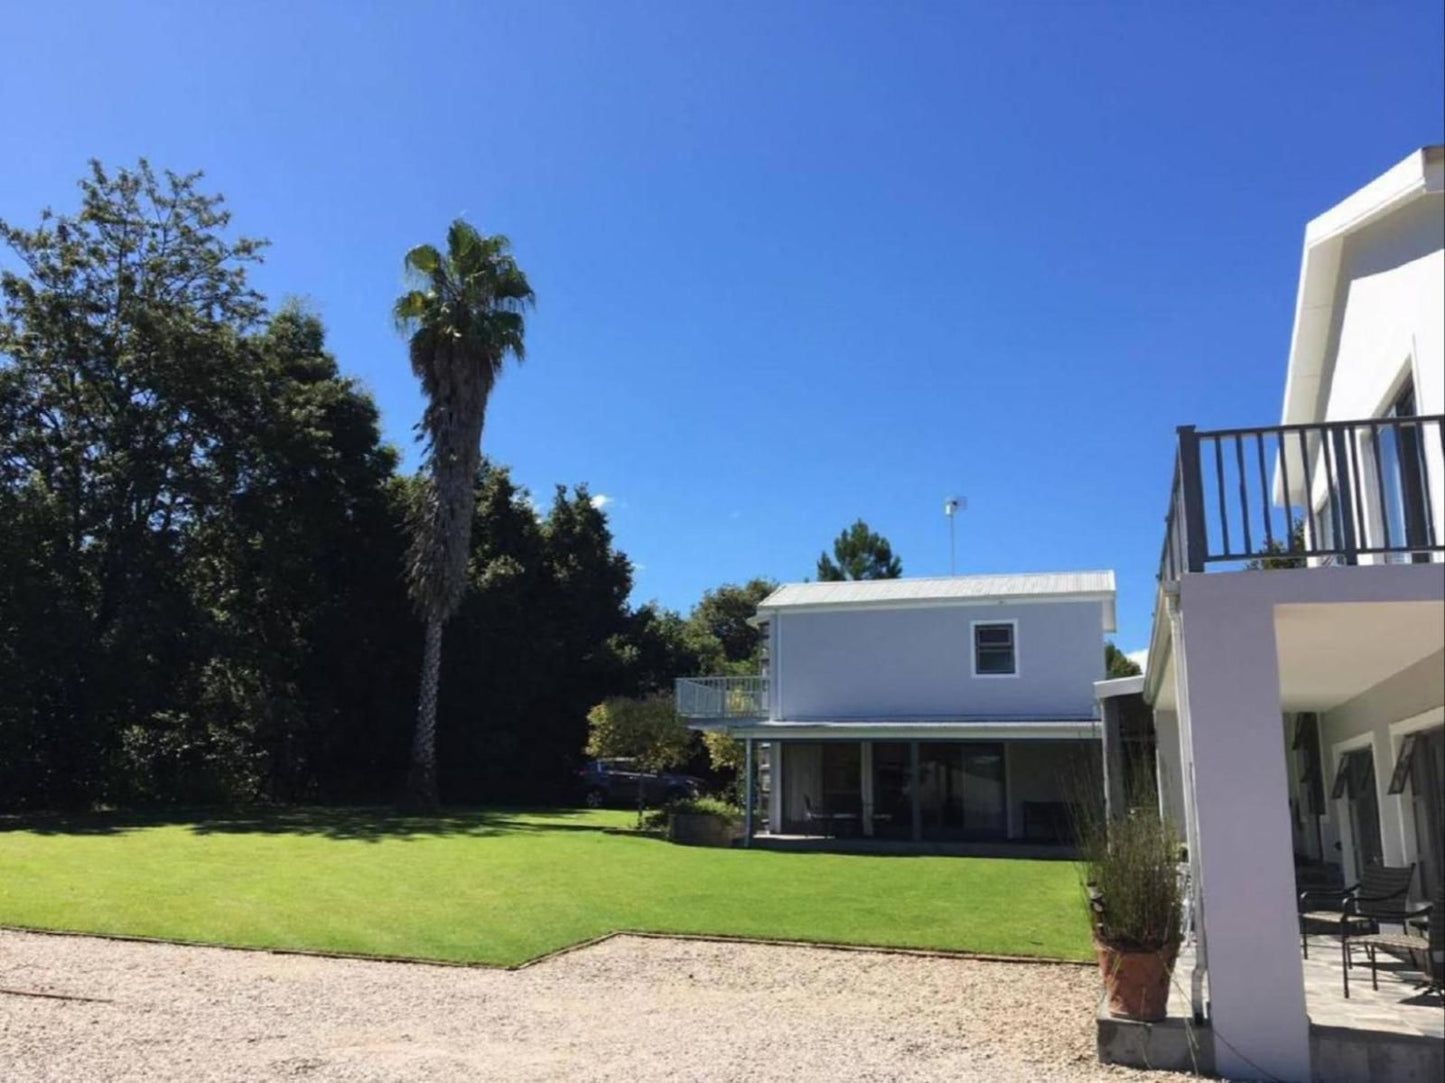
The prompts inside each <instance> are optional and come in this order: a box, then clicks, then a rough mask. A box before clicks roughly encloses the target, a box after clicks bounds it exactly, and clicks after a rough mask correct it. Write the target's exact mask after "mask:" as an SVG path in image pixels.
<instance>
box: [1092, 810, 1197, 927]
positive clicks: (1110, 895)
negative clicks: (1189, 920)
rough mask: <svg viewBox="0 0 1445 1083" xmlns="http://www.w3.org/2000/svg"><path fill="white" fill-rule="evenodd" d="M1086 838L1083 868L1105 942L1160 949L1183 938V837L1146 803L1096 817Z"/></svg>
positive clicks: (1096, 925) (1095, 920)
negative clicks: (1117, 815) (1107, 819)
mask: <svg viewBox="0 0 1445 1083" xmlns="http://www.w3.org/2000/svg"><path fill="white" fill-rule="evenodd" d="M1089 827H1090V830H1088V831H1087V832H1086V833H1085V835H1084V838H1083V844H1084V870H1085V881H1086V882H1087V885H1088V888H1089V894H1090V906H1091V908H1092V911H1093V921H1094V931H1095V934H1096V935H1097V936H1098V939H1099V941H1100V942H1101V943H1104V944H1107V945H1109V946H1110V947H1113V948H1117V949H1119V950H1121V951H1159V950H1161V949H1163V948H1169V947H1176V946H1177V945H1178V944H1179V938H1180V925H1179V919H1180V904H1181V902H1182V896H1181V890H1180V882H1179V866H1178V863H1177V862H1178V856H1179V839H1178V838H1177V836H1176V835H1175V834H1174V831H1173V829H1172V827H1171V826H1170V825H1169V823H1168V821H1166V820H1163V819H1161V818H1160V817H1159V816H1158V815H1157V814H1156V813H1154V812H1153V811H1152V810H1148V809H1133V810H1131V811H1130V812H1129V813H1128V814H1127V815H1126V816H1124V817H1123V818H1122V819H1118V820H1115V821H1114V822H1113V823H1109V824H1105V823H1104V822H1103V821H1102V820H1096V821H1094V822H1093V823H1091V824H1090V825H1089Z"/></svg>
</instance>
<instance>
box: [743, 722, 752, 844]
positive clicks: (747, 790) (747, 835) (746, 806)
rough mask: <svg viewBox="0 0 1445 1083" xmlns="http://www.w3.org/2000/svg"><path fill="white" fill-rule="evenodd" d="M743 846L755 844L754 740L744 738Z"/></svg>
mask: <svg viewBox="0 0 1445 1083" xmlns="http://www.w3.org/2000/svg"><path fill="white" fill-rule="evenodd" d="M743 777H744V779H746V781H745V782H744V783H743V845H744V846H751V845H752V844H753V801H754V798H753V739H752V738H751V737H744V738H743Z"/></svg>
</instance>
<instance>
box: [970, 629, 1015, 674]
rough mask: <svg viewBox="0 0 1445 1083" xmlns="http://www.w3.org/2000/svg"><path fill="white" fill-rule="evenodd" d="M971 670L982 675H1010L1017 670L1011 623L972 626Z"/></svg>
mask: <svg viewBox="0 0 1445 1083" xmlns="http://www.w3.org/2000/svg"><path fill="white" fill-rule="evenodd" d="M973 672H974V673H975V674H976V675H978V676H982V677H1011V676H1013V675H1014V674H1015V673H1017V672H1018V659H1017V658H1016V657H1015V654H1014V626H1013V625H1012V624H975V625H974V626H973Z"/></svg>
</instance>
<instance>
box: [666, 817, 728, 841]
mask: <svg viewBox="0 0 1445 1083" xmlns="http://www.w3.org/2000/svg"><path fill="white" fill-rule="evenodd" d="M741 837H742V828H741V827H739V826H738V825H737V824H735V823H729V822H728V821H727V820H720V819H718V818H717V817H716V816H712V815H709V814H707V813H703V812H674V813H673V814H672V815H671V816H670V817H668V821H667V838H668V841H670V842H680V843H682V844H683V845H684V846H731V845H732V844H733V843H734V842H735V841H736V840H737V839H740V838H741Z"/></svg>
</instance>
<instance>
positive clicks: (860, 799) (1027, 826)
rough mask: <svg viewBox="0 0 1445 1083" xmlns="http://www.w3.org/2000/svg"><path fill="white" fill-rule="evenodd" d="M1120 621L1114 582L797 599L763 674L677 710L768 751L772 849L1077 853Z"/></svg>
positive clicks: (701, 691) (777, 606)
mask: <svg viewBox="0 0 1445 1083" xmlns="http://www.w3.org/2000/svg"><path fill="white" fill-rule="evenodd" d="M1114 604H1115V603H1114V575H1113V573H1112V572H1107V571H1103V572H1063V573H1048V574H1032V575H968V576H951V577H947V578H936V579H884V580H872V581H859V582H842V583H789V584H786V585H784V586H781V587H779V588H778V589H777V590H776V591H775V592H774V593H773V594H771V595H769V596H768V597H767V598H765V599H764V600H763V601H762V603H761V604H760V605H759V606H758V610H757V615H756V616H755V617H754V624H755V625H756V626H757V628H758V629H759V634H760V635H761V636H763V637H764V644H765V663H764V666H765V672H764V674H762V675H760V676H758V677H712V678H698V679H691V680H681V681H679V682H678V687H677V696H678V709H679V711H680V713H681V714H682V715H683V716H684V717H686V718H687V719H688V720H689V722H690V724H691V725H693V726H695V727H697V728H701V729H721V730H724V731H726V732H728V733H730V734H732V735H734V736H736V737H738V738H740V739H741V740H743V741H744V742H746V743H747V746H748V748H749V750H750V752H751V750H752V749H753V748H755V747H756V746H757V745H759V744H763V745H765V746H766V748H767V753H768V754H767V763H768V776H769V779H768V782H769V800H768V809H767V829H768V831H769V833H770V834H771V835H773V836H790V835H805V836H806V835H842V836H848V837H860V838H874V839H880V840H884V839H893V840H898V841H900V842H904V841H912V842H919V843H934V842H956V841H988V842H997V843H1004V842H1009V841H1014V842H1030V843H1057V842H1064V841H1067V834H1068V816H1067V811H1066V807H1067V802H1068V801H1069V799H1070V797H1071V792H1070V791H1071V786H1073V785H1075V784H1077V785H1079V786H1086V787H1087V786H1095V787H1096V786H1097V777H1098V770H1099V766H1098V765H1099V726H1098V719H1097V716H1096V713H1095V704H1094V696H1093V682H1095V681H1096V680H1098V679H1099V678H1101V677H1102V676H1103V673H1104V635H1105V633H1108V632H1112V631H1113V630H1114ZM746 776H747V778H748V779H749V780H751V779H752V777H753V772H751V771H748V772H747V773H746ZM748 804H749V807H751V804H752V802H751V801H749V802H748ZM749 828H750V829H749V832H748V836H749V838H750V837H751V825H749Z"/></svg>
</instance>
